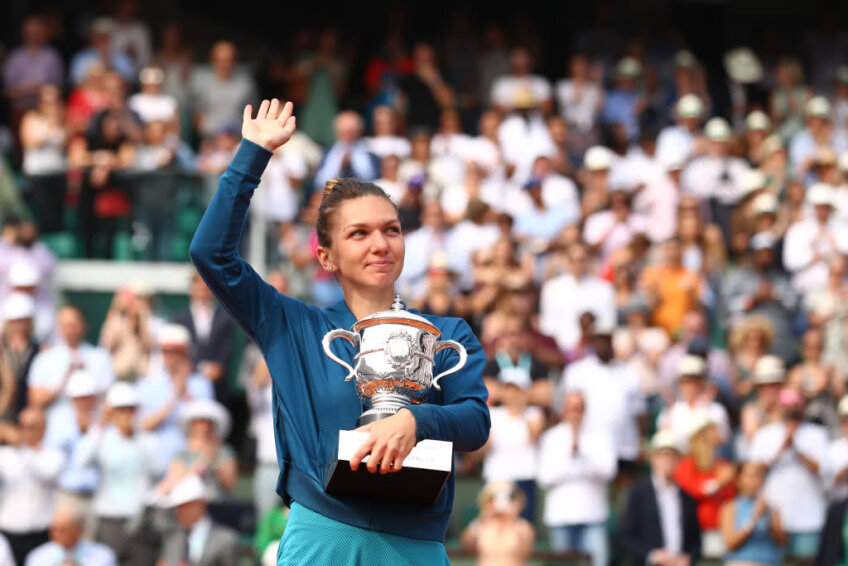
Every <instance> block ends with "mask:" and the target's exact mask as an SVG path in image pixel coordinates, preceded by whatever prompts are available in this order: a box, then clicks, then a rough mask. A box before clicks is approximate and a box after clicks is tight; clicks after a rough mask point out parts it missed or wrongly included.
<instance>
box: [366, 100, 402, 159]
mask: <svg viewBox="0 0 848 566" xmlns="http://www.w3.org/2000/svg"><path fill="white" fill-rule="evenodd" d="M372 119H373V129H374V135H373V137H370V138H365V140H364V141H365V145H367V146H368V150H369V151H370V152H371V153H373V154H374V155H376V156H377V157H379V158H380V159H385V158H386V157H388V156H390V155H394V156H396V157H398V158H399V159H406V158H407V157H409V153H410V151H411V146H410V143H409V140H408V139H406V138H405V137H403V136H399V135H398V129H399V128H398V123H397V116H396V114H395V110H394V108H392V107H391V106H378V107H377V108H375V109H374V113H373V115H372Z"/></svg>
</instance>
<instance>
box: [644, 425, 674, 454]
mask: <svg viewBox="0 0 848 566" xmlns="http://www.w3.org/2000/svg"><path fill="white" fill-rule="evenodd" d="M651 450H653V451H654V452H658V451H660V450H674V451H675V452H678V453H679V452H680V448H679V447H678V446H677V439H676V438H675V436H674V433H673V432H671V431H670V430H659V431H657V433H656V434H654V437H653V438H652V439H651Z"/></svg>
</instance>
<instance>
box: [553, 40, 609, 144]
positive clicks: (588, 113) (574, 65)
mask: <svg viewBox="0 0 848 566" xmlns="http://www.w3.org/2000/svg"><path fill="white" fill-rule="evenodd" d="M568 70H569V78H568V79H561V80H560V81H559V82H557V84H556V97H557V103H558V104H559V113H560V115H561V116H562V117H563V119H564V120H565V121H566V122H567V123H568V124H569V125H572V126H574V128H575V129H576V130H577V131H578V132H580V133H581V134H589V133H591V132H592V130H593V129H594V128H595V122H596V120H597V115H598V112H599V111H600V109H601V106H602V105H603V91H602V90H601V87H600V85H599V84H598V83H597V82H595V81H594V80H593V79H592V78H591V77H590V76H589V59H588V57H586V55H584V54H576V55H573V56H572V57H571V60H570V61H569V63H568Z"/></svg>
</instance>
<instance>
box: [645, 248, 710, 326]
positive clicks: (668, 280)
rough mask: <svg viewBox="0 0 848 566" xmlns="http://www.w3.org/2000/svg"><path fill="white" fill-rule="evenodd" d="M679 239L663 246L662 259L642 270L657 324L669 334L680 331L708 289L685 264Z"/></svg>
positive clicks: (698, 276)
mask: <svg viewBox="0 0 848 566" xmlns="http://www.w3.org/2000/svg"><path fill="white" fill-rule="evenodd" d="M681 251H682V250H681V249H680V242H679V240H676V239H672V240H669V241H667V242H666V243H664V244H663V246H662V262H661V263H659V264H658V265H652V266H649V267H647V268H645V270H644V271H643V272H642V277H641V281H640V287H641V289H642V292H643V293H644V294H645V296H646V297H647V298H648V303H649V304H650V305H651V308H652V318H653V322H654V324H656V325H657V326H659V327H661V328H663V329H664V330H665V331H666V332H668V333H669V335H674V334H675V333H676V332H678V331H679V329H680V326H681V324H682V323H683V317H684V316H685V315H686V313H687V312H689V311H691V310H692V309H694V308H695V307H696V306H698V304H699V303H700V298H701V294H702V293H703V290H704V282H703V279H702V278H701V276H700V275H699V274H698V273H697V272H695V271H692V270H689V269H687V268H686V267H684V266H683V255H682V253H681Z"/></svg>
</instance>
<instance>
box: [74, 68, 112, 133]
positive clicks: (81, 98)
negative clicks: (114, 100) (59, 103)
mask: <svg viewBox="0 0 848 566" xmlns="http://www.w3.org/2000/svg"><path fill="white" fill-rule="evenodd" d="M106 71H107V68H106V65H105V64H103V63H101V62H100V61H95V62H93V63H92V64H91V65H89V66H88V69H87V71H86V74H85V77H84V78H83V81H82V83H80V84H79V85H76V86H75V87H74V88H73V90H71V94H70V96H69V97H68V103H67V105H66V106H65V125H66V126H67V130H68V138H69V139H73V136H75V135H78V134H81V133H83V132H85V131H87V130H88V127H89V125H90V123H91V118H92V117H93V116H94V115H95V114H97V113H98V112H100V111H101V110H103V109H104V108H106V105H107V95H106V92H105V91H104V89H103V82H104V78H105V76H106Z"/></svg>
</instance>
